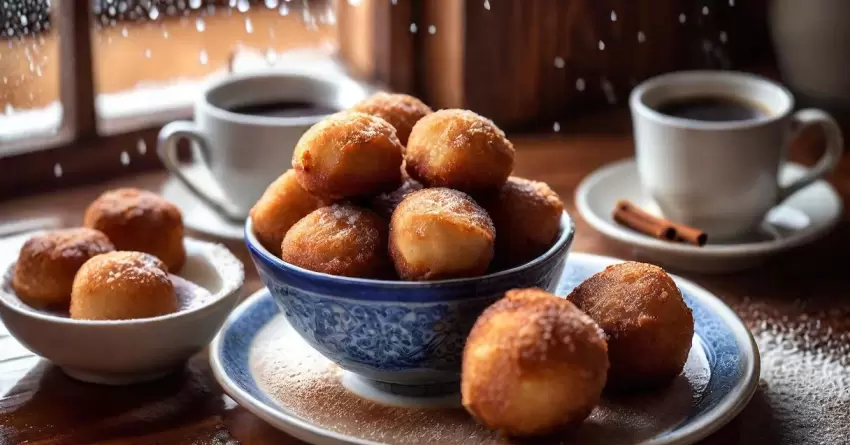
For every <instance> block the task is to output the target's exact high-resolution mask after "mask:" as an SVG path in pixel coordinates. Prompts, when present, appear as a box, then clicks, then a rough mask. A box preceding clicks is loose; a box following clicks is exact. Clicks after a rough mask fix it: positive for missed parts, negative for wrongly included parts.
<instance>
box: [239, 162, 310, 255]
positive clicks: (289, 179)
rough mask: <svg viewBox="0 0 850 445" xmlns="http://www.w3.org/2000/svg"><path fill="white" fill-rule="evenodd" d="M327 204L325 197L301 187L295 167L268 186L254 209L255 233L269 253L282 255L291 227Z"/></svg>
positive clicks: (252, 210) (251, 213)
mask: <svg viewBox="0 0 850 445" xmlns="http://www.w3.org/2000/svg"><path fill="white" fill-rule="evenodd" d="M324 205H325V203H324V202H323V201H322V199H320V198H318V197H316V196H313V195H312V194H310V193H309V192H308V191H306V190H304V188H303V187H301V185H300V184H299V183H298V180H297V179H296V178H295V170H292V169H290V170H287V171H286V173H284V174H283V175H281V176H280V177H279V178H277V179H276V180H275V181H274V182H272V183H271V184H270V185H269V186H268V188H266V191H265V192H264V193H263V196H261V197H260V199H259V200H257V203H256V204H254V207H252V208H251V212H250V216H251V221H252V223H253V229H254V235H256V237H257V239H258V240H259V241H260V244H262V245H263V247H265V248H266V249H267V250H268V251H269V252H271V253H272V254H274V255H275V256H280V244H281V243H282V242H283V237H284V236H285V235H286V232H287V231H289V228H290V227H292V225H293V224H295V223H296V222H298V221H299V220H300V219H301V218H303V217H305V216H307V214H309V213H310V212H312V211H313V210H316V209H318V208H319V207H322V206H324Z"/></svg>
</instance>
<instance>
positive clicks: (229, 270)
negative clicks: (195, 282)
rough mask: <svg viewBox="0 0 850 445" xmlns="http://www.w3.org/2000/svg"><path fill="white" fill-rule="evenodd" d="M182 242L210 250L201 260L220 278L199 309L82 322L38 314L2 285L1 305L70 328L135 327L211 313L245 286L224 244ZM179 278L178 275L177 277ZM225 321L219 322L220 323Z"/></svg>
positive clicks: (240, 269) (242, 272)
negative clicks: (218, 286)
mask: <svg viewBox="0 0 850 445" xmlns="http://www.w3.org/2000/svg"><path fill="white" fill-rule="evenodd" d="M184 242H189V243H196V244H198V245H199V246H201V248H203V249H209V250H210V252H209V253H207V254H205V257H206V258H205V259H204V261H206V262H208V263H210V264H212V265H213V267H214V268H215V270H216V272H217V273H218V275H219V277H220V278H221V281H222V286H221V289H219V291H218V292H216V293H214V294H212V298H210V301H208V302H207V303H206V304H203V305H201V306H198V307H196V308H192V309H189V310H183V311H177V312H173V313H170V314H166V315H159V316H156V317H146V318H131V319H129V320H84V319H75V318H71V317H63V316H60V315H53V314H51V313H49V312H44V311H40V310H38V309H36V308H34V307H31V306H29V305H28V304H26V303H25V302H24V301H23V300H21V299H20V297H18V296H17V295H13V294H10V293H9V292H6V291H5V290H4V287H3V286H0V304H2V305H3V306H4V307H6V308H8V309H9V310H12V311H15V312H17V313H19V314H21V315H23V316H26V317H30V318H37V319H40V320H43V321H49V322H53V323H61V324H67V325H73V326H135V325H143V324H150V323H156V322H161V321H167V320H173V319H177V318H185V317H189V316H192V315H197V314H199V313H201V312H206V311H207V310H210V308H212V307H213V306H215V305H217V304H219V303H221V302H222V301H224V300H226V299H227V297H228V296H230V295H232V294H233V293H235V292H238V291H239V289H241V288H242V286H243V285H244V284H245V266H244V265H243V264H242V262H241V261H239V259H238V258H236V256H235V255H233V253H232V252H231V251H230V250H229V249H227V248H226V247H224V245H222V244H219V243H211V242H208V241H202V240H199V239H194V238H190V237H186V238H184ZM15 264H17V261H13V262H11V263H7V264H5V265H4V269H3V270H2V271H0V273H2V274H3V275H2V277H0V280H2V282H3V283H4V284H5V282H6V281H7V279H11V274H10V273H9V272H11V268H12V267H14V266H15ZM178 276H179V275H178ZM10 298H14V299H17V300H18V301H20V302H21V304H14V303H13V302H12V301H10V300H9V299H10ZM223 322H224V319H222V323H223Z"/></svg>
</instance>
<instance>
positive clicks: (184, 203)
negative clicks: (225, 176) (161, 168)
mask: <svg viewBox="0 0 850 445" xmlns="http://www.w3.org/2000/svg"><path fill="white" fill-rule="evenodd" d="M186 174H187V175H189V176H191V177H192V178H193V179H195V180H196V181H198V183H200V184H206V186H205V187H204V189H205V190H210V191H211V193H219V194H220V193H221V191H220V189H219V187H218V185H217V184H216V183H215V182H214V181H213V180H212V178H211V177H210V175H209V173H208V172H207V171H206V170H205V169H204V168H203V167H201V166H199V165H193V166H189V167H187V168H186ZM159 194H160V195H161V196H162V197H163V198H165V199H166V200H168V201H170V202H172V203H174V205H176V206H177V207H178V208H179V209H180V211H181V212H182V213H183V224H184V225H185V226H186V228H187V229H191V230H194V231H196V232H198V233H203V234H205V235H210V236H213V237H216V238H222V239H231V240H241V239H242V238H243V236H244V231H245V223H244V222H242V223H239V222H236V221H231V220H229V219H227V218H225V217H223V216H221V215H220V214H218V212H216V211H215V210H213V209H212V207H209V206H208V205H206V203H204V202H203V201H201V200H200V199H198V197H197V196H195V195H194V194H193V193H192V192H191V191H189V189H188V188H187V187H186V186H185V185H183V183H181V182H180V181H179V180H177V178H175V177H174V176H169V177H168V179H167V180H166V181H165V183H164V184H163V186H162V188H161V189H160V190H159Z"/></svg>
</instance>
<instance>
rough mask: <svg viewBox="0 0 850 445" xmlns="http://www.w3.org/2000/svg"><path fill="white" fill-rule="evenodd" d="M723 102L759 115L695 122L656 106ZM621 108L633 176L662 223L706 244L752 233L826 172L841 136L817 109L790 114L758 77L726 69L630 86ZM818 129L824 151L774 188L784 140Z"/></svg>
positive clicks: (789, 106)
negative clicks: (630, 130) (695, 234)
mask: <svg viewBox="0 0 850 445" xmlns="http://www.w3.org/2000/svg"><path fill="white" fill-rule="evenodd" d="M706 96H710V97H726V98H730V99H732V100H736V101H738V102H743V103H748V104H752V105H753V106H756V107H758V108H760V109H761V110H763V111H764V112H765V116H762V117H758V118H753V119H749V120H735V121H722V122H718V121H699V120H692V119H685V118H681V117H673V116H669V115H666V114H662V113H661V112H659V111H657V108H658V107H659V106H660V105H662V104H664V103H666V102H669V101H671V100H681V99H685V98H688V97H706ZM629 105H630V108H631V112H632V123H633V126H634V137H635V148H636V158H637V165H638V173H639V175H640V179H641V183H642V186H643V187H644V189H645V190H646V191H647V192H648V193H649V194H650V196H652V198H653V199H654V200H655V202H656V203H657V204H658V207H659V208H660V209H661V212H662V213H663V214H664V216H665V217H667V218H669V219H671V220H673V221H675V222H679V223H684V224H688V225H692V226H695V227H698V228H700V229H702V230H705V231H706V233H707V234H708V235H709V239H713V240H721V241H722V240H735V239H737V238H740V237H743V236H745V235H747V234H749V233H752V232H753V231H755V230H757V229H758V227H759V226H760V225H761V223H762V221H763V219H764V216H765V214H766V213H767V212H768V211H769V210H770V209H771V208H773V207H774V206H776V205H777V204H779V203H780V202H782V201H783V200H784V199H785V198H787V197H788V196H790V195H791V194H793V193H794V192H796V191H797V190H800V189H802V188H803V187H806V186H807V185H809V184H811V183H812V182H814V181H816V180H817V179H819V178H821V177H823V176H824V175H825V174H827V173H828V172H830V171H831V170H833V169H834V168H835V166H836V165H837V164H838V161H839V160H840V158H841V155H842V152H843V146H844V143H843V138H842V135H841V130H840V128H839V126H838V124H837V123H836V122H835V120H834V119H833V118H832V117H830V116H829V115H828V114H827V113H825V112H823V111H821V110H817V109H806V110H800V111H797V112H794V97H793V96H792V95H791V93H790V92H789V91H788V90H787V89H786V88H784V87H783V86H781V85H779V84H776V83H774V82H772V81H770V80H767V79H765V78H762V77H759V76H756V75H752V74H746V73H739V72H730V71H681V72H674V73H669V74H664V75H660V76H658V77H654V78H652V79H649V80H647V81H645V82H643V83H642V84H640V85H638V86H637V87H636V88H635V89H634V90H633V91H632V93H631V97H630V99H629ZM809 125H817V126H819V127H821V128H822V129H823V131H824V133H825V134H826V141H827V147H826V153H825V154H824V155H823V157H821V159H820V160H819V161H818V162H817V164H816V165H815V166H814V167H813V168H812V169H811V170H810V171H809V172H808V174H806V175H805V176H803V177H802V178H799V179H797V180H796V181H793V182H792V183H790V184H779V179H778V176H779V171H780V168H781V167H782V165H783V164H784V163H785V162H786V159H787V149H788V145H789V142H791V140H793V138H794V137H795V136H796V135H797V134H798V132H799V131H800V129H801V128H803V127H805V126H809Z"/></svg>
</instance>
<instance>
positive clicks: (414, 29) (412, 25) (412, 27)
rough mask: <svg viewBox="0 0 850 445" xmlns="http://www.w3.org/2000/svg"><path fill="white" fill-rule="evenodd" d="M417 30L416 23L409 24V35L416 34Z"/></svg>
mask: <svg viewBox="0 0 850 445" xmlns="http://www.w3.org/2000/svg"><path fill="white" fill-rule="evenodd" d="M418 29H419V28H418V27H417V26H416V23H411V24H410V32H411V33H413V34H416V31H417V30H418Z"/></svg>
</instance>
